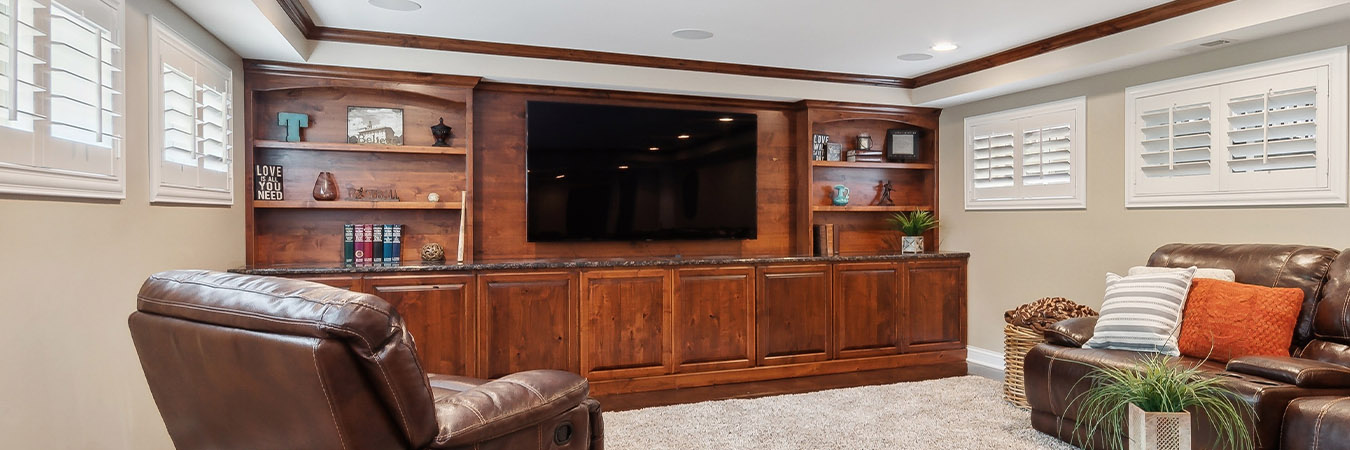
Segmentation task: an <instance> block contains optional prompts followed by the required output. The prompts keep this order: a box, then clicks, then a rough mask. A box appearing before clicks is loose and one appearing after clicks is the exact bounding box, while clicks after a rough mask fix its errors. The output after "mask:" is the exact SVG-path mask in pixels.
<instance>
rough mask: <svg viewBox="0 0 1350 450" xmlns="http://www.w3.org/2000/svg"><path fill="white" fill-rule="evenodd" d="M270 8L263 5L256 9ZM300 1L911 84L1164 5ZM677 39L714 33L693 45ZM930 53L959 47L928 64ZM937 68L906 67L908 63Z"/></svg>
mask: <svg viewBox="0 0 1350 450" xmlns="http://www.w3.org/2000/svg"><path fill="white" fill-rule="evenodd" d="M258 1H269V0H258ZM418 2H419V3H421V4H422V9H421V10H418V11H413V12H397V11H390V10H386V9H381V8H377V7H374V6H371V5H370V3H369V2H368V1H367V0H305V2H304V3H305V4H306V5H307V6H308V8H309V10H310V15H311V17H312V18H313V19H314V21H315V23H316V24H318V25H322V26H329V27H337V28H351V29H360V30H372V31H384V32H392V33H404V34H415V35H425V36H439V37H448V38H458V39H468V40H475V41H489V42H504V43H513V44H528V45H539V46H546V47H561V48H569V49H583V50H598V51H605V52H615V53H628V54H639V55H650V56H662V57H670V58H682V59H694V60H704V61H718V62H731V63H741V64H752V65H761V66H771V67H788V68H796V69H811V70H822V71H829V72H845V73H858V74H869V75H887V76H899V77H913V76H916V75H920V74H923V73H927V72H931V71H933V70H936V69H940V68H943V67H947V66H951V65H954V64H958V63H962V62H966V61H971V60H975V59H979V58H981V57H984V56H987V55H990V54H993V53H996V52H999V51H1001V50H1006V49H1009V48H1012V47H1016V46H1019V45H1022V44H1026V43H1030V42H1034V41H1037V40H1040V39H1042V38H1046V37H1050V36H1054V35H1056V34H1059V33H1063V32H1066V31H1070V30H1074V29H1077V28H1081V27H1083V26H1087V25H1091V24H1094V23H1097V22H1101V21H1104V20H1107V19H1111V18H1114V17H1118V16H1121V15H1125V14H1129V13H1131V12H1135V11H1138V10H1141V9H1145V8H1148V7H1151V6H1155V5H1158V4H1162V3H1166V1H1165V0H1111V1H1100V0H1094V1H1084V0H1016V1H1009V0H962V1H951V0H948V1H941V0H831V1H821V0H565V1H564V0H477V1H474V0H418ZM681 28H700V29H706V30H708V31H712V32H713V33H715V34H716V36H715V37H713V38H711V39H706V40H700V41H691V40H685V39H678V38H675V37H672V36H671V35H670V33H671V32H672V31H674V30H677V29H681ZM938 41H948V42H952V43H955V44H957V45H959V46H960V48H959V49H957V50H955V51H951V52H945V53H939V52H933V51H931V50H930V49H929V47H930V46H931V45H932V44H933V43H934V42H938ZM916 52H922V53H931V54H933V55H934V58H933V59H930V60H927V61H920V62H906V61H900V60H898V59H896V56H898V55H901V54H905V53H916Z"/></svg>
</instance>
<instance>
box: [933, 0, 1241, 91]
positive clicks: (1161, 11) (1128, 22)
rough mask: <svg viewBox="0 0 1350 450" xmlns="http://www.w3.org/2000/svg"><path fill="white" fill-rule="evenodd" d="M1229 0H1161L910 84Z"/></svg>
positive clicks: (988, 66) (1047, 50)
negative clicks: (1141, 8)
mask: <svg viewBox="0 0 1350 450" xmlns="http://www.w3.org/2000/svg"><path fill="white" fill-rule="evenodd" d="M1231 1H1233V0H1175V1H1171V2H1167V3H1163V4H1161V5H1158V6H1154V7H1152V8H1148V9H1144V10H1140V11H1137V12H1133V13H1130V14H1126V15H1123V16H1120V17H1117V18H1114V19H1111V20H1107V21H1105V22H1098V23H1095V24H1092V25H1088V26H1086V27H1083V28H1079V29H1077V30H1073V31H1070V32H1067V33H1062V34H1058V35H1055V36H1051V37H1048V38H1045V39H1041V40H1039V41H1036V42H1032V43H1030V44H1026V45H1023V46H1019V47H1014V48H1011V49H1008V50H1004V51H1001V52H998V53H995V54H992V55H989V56H986V57H983V58H980V59H976V60H974V61H970V62H965V63H961V64H957V65H954V66H951V67H947V68H944V69H939V70H936V71H933V72H929V73H925V74H923V75H919V76H917V77H914V85H915V87H922V86H927V85H930V84H933V83H937V82H941V81H946V80H950V79H952V78H956V77H959V76H962V75H969V74H972V73H975V72H979V71H981V70H985V69H991V68H994V67H998V66H1001V65H1004V64H1008V63H1011V62H1014V61H1021V60H1023V59H1027V58H1030V57H1033V56H1037V55H1042V54H1045V53H1050V52H1053V51H1055V50H1059V49H1062V48H1066V47H1071V46H1074V45H1078V44H1082V43H1084V42H1088V41H1091V40H1094V39H1100V38H1104V37H1107V36H1110V35H1113V34H1116V33H1120V32H1123V31H1127V30H1133V29H1135V28H1139V27H1142V26H1145V25H1150V24H1154V23H1158V22H1162V21H1164V20H1167V19H1171V18H1173V17H1178V16H1182V15H1186V14H1190V13H1193V12H1196V11H1200V10H1203V9H1206V8H1210V7H1214V6H1219V5H1222V4H1224V3H1228V2H1231Z"/></svg>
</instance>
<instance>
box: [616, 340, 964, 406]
mask: <svg viewBox="0 0 1350 450" xmlns="http://www.w3.org/2000/svg"><path fill="white" fill-rule="evenodd" d="M945 363H953V364H955V363H960V364H961V366H962V367H964V366H965V363H966V350H965V349H958V350H943V351H935V352H924V353H909V354H903V355H887V356H873V357H870V358H853V359H836V360H830V361H815V362H805V363H798V364H782V365H776V366H761V367H747V368H744V369H731V370H722V371H717V372H702V373H680V374H672V375H659V376H652V377H642V378H629V379H622V380H603V381H595V382H592V383H591V394H592V395H608V394H627V393H634V392H647V391H659V390H670V389H684V388H692V387H702V386H712V385H718V384H731V383H745V382H753V381H764V380H772V379H780V378H796V377H806V376H813V375H827V374H835V373H846V372H861V371H868V370H878V369H894V368H898V367H908V366H928V365H938V364H945Z"/></svg>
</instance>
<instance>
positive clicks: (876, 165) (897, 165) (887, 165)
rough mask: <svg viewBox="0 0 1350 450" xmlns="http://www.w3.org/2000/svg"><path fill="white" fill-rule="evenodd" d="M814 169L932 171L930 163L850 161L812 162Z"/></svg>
mask: <svg viewBox="0 0 1350 450" xmlns="http://www.w3.org/2000/svg"><path fill="white" fill-rule="evenodd" d="M811 166H812V167H848V168H868V169H932V168H933V167H934V165H933V164H930V163H902V162H863V161H857V162H849V161H811Z"/></svg>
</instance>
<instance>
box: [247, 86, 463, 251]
mask: <svg viewBox="0 0 1350 450" xmlns="http://www.w3.org/2000/svg"><path fill="white" fill-rule="evenodd" d="M246 72H247V73H246V81H247V87H248V95H249V98H248V101H249V105H248V110H249V114H250V115H249V120H248V123H247V133H248V137H249V139H248V150H247V155H246V156H247V159H248V163H247V167H248V170H249V180H248V183H247V185H248V187H249V193H248V195H247V196H246V203H247V231H246V232H247V236H246V237H247V261H248V263H249V264H251V265H259V266H263V265H280V264H318V265H329V264H331V265H336V264H340V263H342V258H343V240H344V236H343V225H346V224H360V223H377V224H401V225H403V234H402V249H403V250H402V252H401V253H402V254H401V255H400V256H401V257H402V260H403V261H415V260H417V259H418V249H419V248H420V247H421V246H422V245H423V244H426V243H430V242H435V243H438V244H441V245H442V246H443V247H444V248H445V249H446V254H447V255H448V258H449V259H450V260H451V261H452V262H453V261H454V260H455V255H456V254H457V253H458V252H457V251H456V250H457V248H458V246H459V245H460V242H461V239H460V237H461V235H463V236H464V237H465V238H464V239H463V240H462V241H463V245H464V246H465V251H464V252H463V254H464V255H465V258H466V259H471V258H472V255H473V251H472V248H471V246H472V245H473V239H471V237H472V234H471V233H472V224H473V220H472V217H471V216H470V215H471V214H472V209H471V208H467V207H466V205H467V204H471V203H472V198H473V196H472V192H471V190H472V186H473V167H472V163H471V161H472V148H473V136H472V130H473V118H472V116H473V87H474V86H475V85H476V84H477V83H478V78H474V77H459V76H448V75H431V74H413V73H403V72H388V71H379V70H365V69H349V68H340V67H325V66H311V65H289V64H283V63H260V62H249V63H248V64H247V67H246ZM353 106H360V107H380V108H398V109H401V110H403V145H382V144H358V143H348V142H347V119H348V118H347V108H348V107H353ZM281 112H289V113H301V114H306V115H308V117H309V126H308V127H306V128H303V129H301V135H300V136H301V140H300V141H298V142H292V141H287V140H286V139H285V129H284V128H283V127H281V126H278V125H277V123H278V120H277V114H278V113H281ZM442 119H444V121H445V124H446V125H448V126H450V127H451V128H452V132H451V133H452V136H451V139H450V141H449V146H434V145H432V144H433V143H434V142H435V139H434V138H433V137H432V134H431V131H430V127H431V126H432V125H435V124H437V123H438V122H439V121H440V120H442ZM255 164H269V165H280V166H282V170H283V179H282V192H283V199H282V200H253V198H254V196H253V188H254V184H253V171H252V169H253V167H254V165H255ZM320 172H330V173H332V174H333V176H334V178H335V179H336V181H337V185H338V198H337V199H336V200H331V201H320V200H315V199H314V196H313V189H314V185H315V181H316V179H317V178H318V176H319V173H320ZM358 189H367V190H379V191H382V192H388V193H392V194H394V198H386V199H381V200H380V201H371V200H368V199H364V198H354V197H356V196H355V194H356V193H357V190H358ZM433 193H435V194H436V195H437V196H439V199H437V200H435V201H433V200H432V197H433V196H431V194H433ZM461 223H463V224H464V225H463V227H462V228H461V225H460V224H461Z"/></svg>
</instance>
